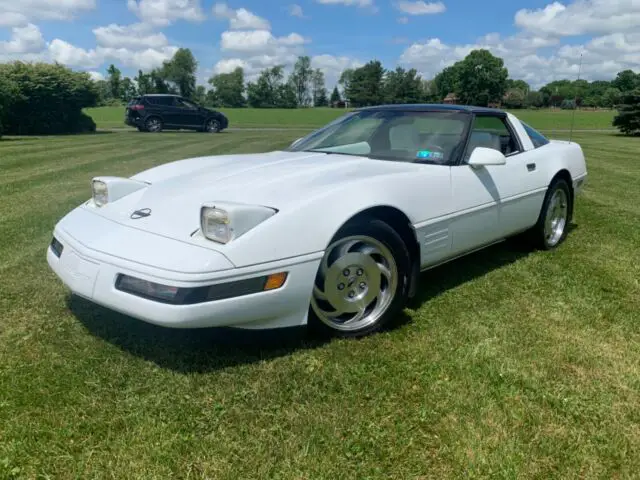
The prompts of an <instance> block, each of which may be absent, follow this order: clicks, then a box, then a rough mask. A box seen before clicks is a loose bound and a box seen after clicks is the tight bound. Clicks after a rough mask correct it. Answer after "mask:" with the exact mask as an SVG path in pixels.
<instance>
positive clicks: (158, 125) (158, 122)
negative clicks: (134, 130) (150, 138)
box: [144, 116, 164, 133]
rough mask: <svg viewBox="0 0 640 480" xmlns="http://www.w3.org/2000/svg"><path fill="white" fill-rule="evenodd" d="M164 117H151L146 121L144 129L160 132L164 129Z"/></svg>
mask: <svg viewBox="0 0 640 480" xmlns="http://www.w3.org/2000/svg"><path fill="white" fill-rule="evenodd" d="M163 126H164V125H163V123H162V119H160V117H155V116H154V117H149V118H147V119H146V120H145V121H144V129H145V131H147V132H154V133H158V132H161V131H162V128H163Z"/></svg>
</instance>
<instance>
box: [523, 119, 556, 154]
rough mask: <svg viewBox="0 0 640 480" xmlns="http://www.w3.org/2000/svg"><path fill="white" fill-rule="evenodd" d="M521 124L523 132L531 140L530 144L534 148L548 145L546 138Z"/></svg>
mask: <svg viewBox="0 0 640 480" xmlns="http://www.w3.org/2000/svg"><path fill="white" fill-rule="evenodd" d="M521 123H522V126H523V127H524V129H525V131H526V132H527V135H529V138H530V139H531V143H533V146H534V148H539V147H542V146H543V145H546V144H547V143H549V140H548V139H547V137H545V136H544V135H542V134H541V133H540V132H538V131H537V130H536V129H535V128H532V127H530V126H529V125H527V124H526V123H524V122H521Z"/></svg>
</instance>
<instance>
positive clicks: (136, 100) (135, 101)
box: [127, 97, 140, 107]
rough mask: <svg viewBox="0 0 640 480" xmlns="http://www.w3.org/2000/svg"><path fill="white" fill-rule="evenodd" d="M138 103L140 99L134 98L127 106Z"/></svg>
mask: <svg viewBox="0 0 640 480" xmlns="http://www.w3.org/2000/svg"><path fill="white" fill-rule="evenodd" d="M138 103H140V97H135V98H132V99H131V100H129V103H128V104H127V106H128V107H130V106H131V105H137V104H138Z"/></svg>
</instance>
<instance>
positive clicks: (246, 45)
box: [220, 30, 306, 54]
mask: <svg viewBox="0 0 640 480" xmlns="http://www.w3.org/2000/svg"><path fill="white" fill-rule="evenodd" d="M304 43H306V40H305V39H304V38H303V37H302V36H301V35H299V34H297V33H290V34H289V35H287V36H286V37H274V36H273V35H272V33H271V32H270V31H268V30H252V31H237V30H236V31H226V32H223V33H222V38H221V43H220V45H221V47H220V48H221V50H222V51H223V52H224V51H227V52H234V53H240V54H274V53H282V52H283V50H290V49H292V48H295V47H300V46H302V45H303V44H304Z"/></svg>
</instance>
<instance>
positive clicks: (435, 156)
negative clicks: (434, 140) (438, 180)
mask: <svg viewBox="0 0 640 480" xmlns="http://www.w3.org/2000/svg"><path fill="white" fill-rule="evenodd" d="M416 158H426V159H429V160H442V159H443V158H444V154H443V153H442V152H432V151H431V150H420V151H419V152H418V153H417V154H416Z"/></svg>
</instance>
